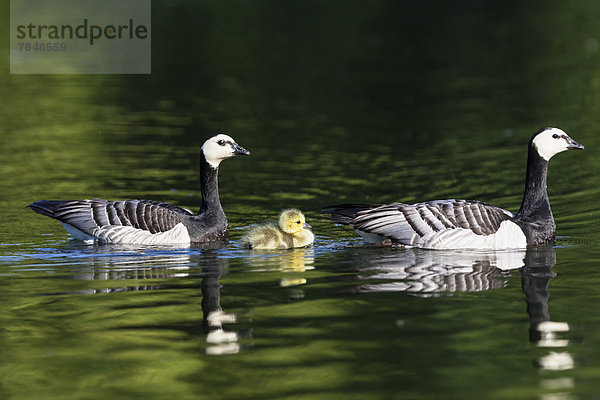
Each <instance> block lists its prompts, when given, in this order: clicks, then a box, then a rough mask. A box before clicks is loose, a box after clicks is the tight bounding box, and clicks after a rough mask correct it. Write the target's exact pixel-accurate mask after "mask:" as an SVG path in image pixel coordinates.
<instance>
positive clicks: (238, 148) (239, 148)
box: [233, 143, 250, 156]
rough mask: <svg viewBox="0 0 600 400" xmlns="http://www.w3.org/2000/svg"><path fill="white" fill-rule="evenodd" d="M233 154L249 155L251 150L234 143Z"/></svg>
mask: <svg viewBox="0 0 600 400" xmlns="http://www.w3.org/2000/svg"><path fill="white" fill-rule="evenodd" d="M233 154H234V155H236V156H249V155H250V152H249V151H248V150H246V149H245V148H243V147H242V146H240V145H239V144H237V143H234V145H233Z"/></svg>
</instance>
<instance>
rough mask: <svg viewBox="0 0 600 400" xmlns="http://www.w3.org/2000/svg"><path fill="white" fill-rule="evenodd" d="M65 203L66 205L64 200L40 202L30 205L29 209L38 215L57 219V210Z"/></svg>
mask: <svg viewBox="0 0 600 400" xmlns="http://www.w3.org/2000/svg"><path fill="white" fill-rule="evenodd" d="M64 203H66V201H64V200H39V201H35V202H33V203H31V204H28V205H27V207H29V208H31V209H32V210H33V211H35V212H36V213H38V214H42V215H45V216H47V217H50V218H56V216H55V212H56V210H57V209H58V208H59V207H60V206H61V205H63V204H64Z"/></svg>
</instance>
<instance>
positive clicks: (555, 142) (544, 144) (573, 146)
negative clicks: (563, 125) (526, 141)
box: [532, 128, 584, 161]
mask: <svg viewBox="0 0 600 400" xmlns="http://www.w3.org/2000/svg"><path fill="white" fill-rule="evenodd" d="M532 143H533V146H534V147H535V149H536V150H537V152H538V154H539V155H540V157H542V158H543V159H544V160H546V161H548V160H550V158H552V156H554V155H555V154H558V153H560V152H563V151H566V150H583V149H584V147H583V145H582V144H579V143H577V142H576V141H574V140H573V139H571V138H570V137H569V135H567V134H566V133H565V132H564V131H563V130H561V129H558V128H546V129H544V130H542V131H541V132H540V133H538V134H537V135H536V136H535V137H534V138H533V141H532Z"/></svg>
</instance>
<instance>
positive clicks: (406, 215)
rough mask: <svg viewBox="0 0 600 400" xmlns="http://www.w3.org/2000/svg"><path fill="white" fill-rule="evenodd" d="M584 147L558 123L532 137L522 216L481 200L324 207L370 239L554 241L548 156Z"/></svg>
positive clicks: (501, 244)
mask: <svg viewBox="0 0 600 400" xmlns="http://www.w3.org/2000/svg"><path fill="white" fill-rule="evenodd" d="M583 149H584V146H583V145H581V144H579V143H577V142H576V141H574V140H573V139H571V138H570V137H569V136H568V135H567V134H566V133H565V132H564V131H562V130H560V129H558V128H543V129H541V130H539V131H538V132H536V133H535V134H534V135H533V136H532V138H531V139H530V141H529V147H528V156H527V172H526V179H525V193H524V194H523V201H522V202H521V208H520V209H519V211H518V212H517V214H516V215H514V214H513V213H511V212H510V211H508V210H504V209H502V208H499V207H495V206H492V205H490V204H487V203H483V202H480V201H475V200H434V201H427V202H423V203H416V204H405V203H392V204H383V205H382V204H341V205H334V206H328V207H324V208H323V209H322V212H323V213H329V217H328V218H329V219H331V220H333V221H334V222H337V223H341V224H347V225H351V226H352V227H353V228H354V229H355V230H356V232H357V233H358V234H359V235H361V236H362V237H363V238H364V239H365V240H366V241H367V242H369V243H375V244H380V245H395V246H404V247H420V248H429V249H509V248H524V247H527V246H533V245H538V244H543V243H549V242H553V241H554V238H555V234H556V225H555V223H554V217H553V216H552V210H551V209H550V201H549V200H548V191H547V184H546V177H547V173H548V161H549V160H550V158H552V156H554V155H555V154H558V153H560V152H562V151H566V150H583Z"/></svg>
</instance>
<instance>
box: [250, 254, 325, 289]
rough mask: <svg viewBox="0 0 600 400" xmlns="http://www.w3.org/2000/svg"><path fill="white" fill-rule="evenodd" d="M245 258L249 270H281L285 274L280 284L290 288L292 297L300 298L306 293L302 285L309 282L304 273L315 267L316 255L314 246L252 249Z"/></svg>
mask: <svg viewBox="0 0 600 400" xmlns="http://www.w3.org/2000/svg"><path fill="white" fill-rule="evenodd" d="M243 260H244V263H245V264H246V265H247V266H248V270H249V271H253V272H273V271H281V272H283V273H285V276H283V277H281V279H280V281H279V285H280V286H282V287H288V288H290V291H289V298H290V299H292V300H300V299H303V298H304V295H305V293H304V291H303V290H302V289H301V286H302V285H306V284H307V280H306V278H305V277H304V274H303V273H304V272H306V271H308V270H312V269H314V265H313V264H314V260H315V256H314V249H313V248H312V247H308V248H299V249H290V250H285V251H281V250H278V251H275V250H251V251H250V252H249V253H248V254H247V255H246V256H245V257H244V258H243Z"/></svg>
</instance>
